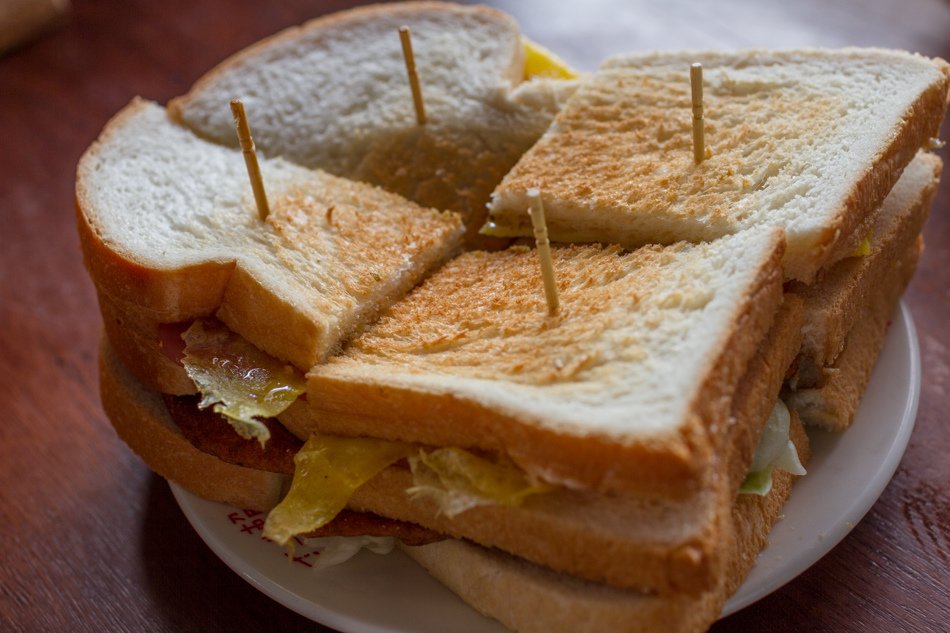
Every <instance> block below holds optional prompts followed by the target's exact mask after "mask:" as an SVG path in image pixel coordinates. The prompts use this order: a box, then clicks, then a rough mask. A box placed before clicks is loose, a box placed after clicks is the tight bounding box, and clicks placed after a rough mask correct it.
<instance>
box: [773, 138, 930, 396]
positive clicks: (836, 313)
mask: <svg viewBox="0 0 950 633" xmlns="http://www.w3.org/2000/svg"><path fill="white" fill-rule="evenodd" d="M942 167H943V163H942V161H941V160H940V158H939V157H937V156H936V155H934V154H929V153H920V154H918V155H917V157H916V158H915V159H914V160H913V161H912V162H911V164H910V165H908V166H907V169H906V170H904V174H903V175H902V176H901V179H900V180H898V181H897V184H896V185H894V189H893V190H892V191H891V193H890V194H889V195H888V197H887V198H886V199H885V200H884V204H882V205H881V207H880V209H878V210H877V211H875V212H874V213H873V214H872V215H871V216H869V218H868V219H869V222H868V223H867V224H866V225H865V226H862V227H860V228H859V229H857V230H856V231H855V235H856V236H857V237H860V238H861V240H862V241H863V240H867V245H868V250H869V252H867V253H862V254H859V255H857V256H852V257H848V258H846V259H843V260H841V261H840V262H838V263H836V264H834V265H833V266H831V267H830V268H829V269H828V270H827V272H826V273H825V274H823V275H822V276H821V279H819V280H818V281H816V282H815V283H814V284H812V285H811V286H805V285H803V284H799V283H794V284H792V285H791V287H790V290H791V291H792V292H795V293H798V294H800V295H801V296H802V297H803V298H804V299H805V301H806V306H807V313H808V317H807V319H806V321H805V329H804V334H805V336H804V340H803V341H802V353H801V355H802V358H801V359H800V363H799V365H800V366H799V372H800V376H799V377H798V380H797V384H796V385H795V386H796V387H815V386H820V373H821V370H822V368H823V367H825V366H828V365H831V364H832V363H833V362H834V361H835V359H836V358H837V357H838V354H840V353H841V350H842V349H843V348H844V344H845V337H846V336H847V335H848V332H850V331H851V328H852V327H853V326H854V324H855V323H856V322H857V321H858V320H860V319H861V318H862V317H863V316H864V315H865V314H867V312H868V310H869V309H870V306H871V303H872V301H873V300H874V298H875V295H876V294H877V293H878V292H879V291H880V290H881V288H886V287H887V286H888V284H887V277H888V274H889V273H890V271H891V269H892V268H893V266H894V262H895V261H900V260H901V258H902V257H903V256H904V253H905V251H907V249H908V247H909V246H910V245H911V244H913V243H914V240H915V239H916V237H917V235H918V234H919V233H920V232H921V230H922V229H923V226H924V222H925V221H926V220H927V216H928V215H929V213H930V205H931V202H932V201H933V197H934V194H935V193H936V192H937V186H938V185H939V183H940V171H941V169H942ZM816 374H817V375H816Z"/></svg>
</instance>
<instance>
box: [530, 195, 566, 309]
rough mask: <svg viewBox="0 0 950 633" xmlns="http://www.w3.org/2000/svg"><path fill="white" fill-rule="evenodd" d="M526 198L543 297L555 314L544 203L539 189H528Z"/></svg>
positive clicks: (552, 273)
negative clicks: (528, 203)
mask: <svg viewBox="0 0 950 633" xmlns="http://www.w3.org/2000/svg"><path fill="white" fill-rule="evenodd" d="M528 198H529V199H530V200H531V208H530V209H528V215H529V216H530V217H531V224H532V226H534V240H535V243H536V244H537V245H538V259H539V260H540V261H541V278H542V279H543V280H544V297H545V298H546V299H547V300H548V314H550V315H551V316H554V315H555V314H557V311H558V308H559V307H560V306H559V301H558V296H557V281H556V280H555V279H554V263H553V262H552V261H551V242H550V241H548V225H547V222H546V221H545V219H544V204H543V203H542V202H541V191H540V190H538V189H528Z"/></svg>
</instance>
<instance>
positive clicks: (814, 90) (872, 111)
mask: <svg viewBox="0 0 950 633" xmlns="http://www.w3.org/2000/svg"><path fill="white" fill-rule="evenodd" d="M692 62H702V64H703V67H704V80H703V81H704V88H703V95H704V105H705V107H704V112H705V115H704V122H705V130H706V131H705V136H706V139H708V141H709V143H708V147H707V158H706V159H705V160H703V161H702V162H701V163H699V164H696V163H695V162H694V158H693V156H692V154H691V153H690V152H689V151H688V150H689V149H690V145H691V140H692V137H691V128H690V122H691V120H692V114H691V100H690V89H689V86H690V84H689V78H688V71H689V66H690V64H691V63H692ZM948 76H950V67H948V65H947V64H946V63H945V62H944V61H943V60H931V59H928V58H925V57H921V56H919V55H912V54H909V53H905V52H902V51H889V50H877V49H842V50H837V51H827V50H801V51H780V52H769V51H739V52H731V53H724V52H698V51H694V52H688V53H645V54H630V55H623V56H619V57H616V58H613V59H610V60H607V61H606V62H604V64H603V65H602V67H601V68H600V70H598V72H597V73H595V74H594V75H593V76H592V77H590V79H589V80H588V81H586V82H585V83H584V85H583V87H582V88H581V89H579V90H578V91H577V92H576V93H575V94H574V95H573V96H572V98H571V99H569V100H568V102H567V104H566V105H565V107H564V108H563V109H562V110H561V111H560V113H559V114H558V116H557V118H556V119H555V121H554V123H553V124H552V126H551V127H550V129H549V130H548V131H547V132H546V133H545V134H544V136H543V137H542V138H541V139H540V140H539V142H538V143H536V144H535V145H534V146H533V147H532V148H531V149H530V150H529V151H528V152H526V153H525V155H524V156H523V157H522V158H521V160H519V162H518V164H517V165H516V166H515V167H514V168H513V169H512V170H511V171H510V172H509V173H508V174H507V175H506V176H505V178H504V180H503V181H502V183H501V184H500V185H499V186H498V187H497V188H496V190H495V191H494V192H493V194H492V203H491V208H490V217H489V222H488V223H487V224H486V226H485V227H484V228H483V232H484V233H486V234H489V235H495V236H508V237H511V236H520V235H529V234H530V232H531V228H530V222H529V221H528V218H527V213H526V209H527V206H526V204H527V192H528V191H529V190H530V189H532V188H539V189H541V191H542V196H543V198H544V203H545V208H546V215H547V218H548V231H549V235H550V236H551V239H553V240H563V241H582V242H583V241H605V240H612V241H615V242H618V243H620V244H624V245H626V246H630V247H635V246H638V245H640V244H644V243H661V244H663V243H670V242H675V241H677V240H691V241H696V240H709V239H717V238H718V237H719V236H722V235H728V234H731V233H733V232H735V231H739V230H742V229H743V228H745V227H748V226H781V227H782V228H783V230H785V234H786V238H787V241H788V248H787V249H786V254H785V260H784V269H785V277H786V280H787V281H789V282H790V286H789V292H794V293H796V294H799V295H801V296H803V297H805V298H806V301H807V303H808V305H807V308H806V314H807V321H806V324H805V328H804V329H805V333H806V334H805V341H804V345H803V348H802V352H801V355H800V358H799V360H798V361H796V365H795V370H794V371H793V372H791V375H790V376H789V382H788V386H787V389H786V397H787V399H788V400H789V401H790V402H791V403H792V404H793V406H795V407H796V408H797V409H798V411H799V413H800V414H801V415H802V416H803V418H804V419H805V421H806V422H808V423H810V424H814V425H816V426H821V427H824V428H828V429H831V430H842V429H844V428H846V427H847V426H848V425H849V424H850V423H851V421H852V420H853V418H854V412H855V411H856V409H857V404H858V402H859V400H860V395H861V393H863V390H864V387H865V386H866V385H867V380H868V378H869V376H870V372H871V368H872V367H873V364H874V360H875V359H876V357H877V354H878V353H879V352H880V349H881V346H882V344H883V340H884V333H885V329H886V324H887V323H888V321H889V318H890V314H891V312H892V311H893V306H894V305H895V304H896V303H897V300H898V298H899V297H900V295H901V294H902V293H903V289H904V287H905V286H906V284H907V282H908V281H909V279H910V276H911V275H912V274H913V270H914V268H915V265H916V264H915V262H916V257H917V255H916V253H917V252H919V250H920V248H921V246H920V245H915V241H916V240H917V236H918V235H919V233H920V231H921V229H922V227H923V224H924V222H925V220H926V217H927V214H928V212H929V209H930V204H931V201H932V199H933V196H934V194H935V192H936V187H937V183H938V178H939V173H940V170H941V168H942V164H941V162H940V159H939V158H937V157H936V156H933V155H932V154H929V153H927V152H926V150H927V149H929V148H931V147H932V144H933V142H934V139H935V138H936V137H937V135H938V132H939V127H940V123H941V121H942V119H943V116H944V112H945V110H946V105H947V90H948ZM568 159H569V160H568ZM905 169H906V171H907V172H908V173H907V177H906V178H905V179H904V181H903V182H902V184H901V185H900V186H899V187H898V186H895V183H897V182H898V180H899V179H900V177H901V175H902V174H903V173H904V171H905ZM592 183H597V184H592ZM889 195H890V197H889V198H888V199H887V203H886V204H884V200H885V198H886V197H888V196H889ZM894 262H897V263H898V267H899V268H900V269H901V270H902V271H903V272H902V273H901V272H897V271H892V272H891V273H887V271H888V270H889V269H890V266H891V264H892V263H894ZM872 304H876V305H872ZM865 317H867V318H865ZM859 324H860V325H861V327H860V328H857V329H856V328H855V326H856V325H859ZM872 324H873V325H872ZM846 340H848V341H850V342H848V344H847V348H848V351H847V353H846V352H845V347H846V345H845V343H846Z"/></svg>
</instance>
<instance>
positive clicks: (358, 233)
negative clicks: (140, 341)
mask: <svg viewBox="0 0 950 633" xmlns="http://www.w3.org/2000/svg"><path fill="white" fill-rule="evenodd" d="M261 171H262V172H263V178H264V182H265V186H266V188H267V192H268V197H269V200H270V207H271V212H270V214H269V215H268V216H267V219H266V221H263V222H262V221H261V220H260V219H259V216H258V213H257V210H256V208H255V205H254V201H253V196H252V195H251V188H250V184H249V181H248V177H247V173H246V171H245V166H244V161H243V158H242V156H241V153H240V152H239V151H237V150H233V149H230V148H225V147H222V146H219V145H215V144H213V143H209V142H207V141H204V140H202V139H199V138H198V137H196V136H195V135H194V134H193V133H191V132H190V131H188V130H187V129H185V128H183V127H180V126H178V125H177V124H175V123H173V122H172V121H171V120H169V119H168V117H167V116H166V114H165V111H164V109H163V108H161V107H160V106H157V105H155V104H153V103H149V102H146V101H142V100H135V101H133V102H132V103H131V104H130V105H129V106H127V107H126V108H125V109H124V110H123V111H122V112H120V113H119V114H118V115H117V116H116V117H115V118H113V119H112V121H110V122H109V124H108V125H107V126H106V128H105V129H104V130H103V132H102V134H101V136H100V138H99V140H98V141H96V142H95V143H94V144H93V145H92V146H91V147H90V148H89V150H87V152H86V154H85V155H84V156H83V158H82V160H81V161H80V163H79V169H78V175H77V183H76V198H77V215H78V224H79V234H80V239H81V243H82V247H83V254H84V258H85V262H86V266H87V268H88V269H89V273H90V276H91V277H92V279H93V282H94V283H95V284H96V289H97V291H98V292H99V293H100V295H102V296H105V297H106V300H107V301H109V302H110V304H111V305H112V306H119V307H120V309H119V311H120V312H121V306H122V304H131V305H132V306H136V307H138V308H141V309H142V310H144V311H145V312H146V314H148V313H150V314H151V317H152V318H153V319H154V321H155V323H156V324H157V323H161V322H174V321H185V320H189V319H193V318H195V317H198V316H203V315H210V314H216V315H217V316H218V318H220V319H221V320H222V321H224V322H225V323H226V324H227V325H228V326H229V327H230V328H231V329H233V330H234V331H236V332H238V333H240V334H241V335H243V336H244V337H245V338H247V339H248V340H250V341H251V342H253V343H254V344H255V345H257V346H258V347H260V348H262V349H264V350H265V351H267V352H269V353H270V354H272V355H274V356H277V357H278V358H281V359H283V360H287V361H290V362H292V363H293V364H295V365H296V366H297V367H299V368H301V369H307V368H309V367H310V366H311V365H313V364H314V363H315V362H318V361H321V360H323V359H324V358H325V357H326V356H327V355H328V354H329V353H331V352H332V351H334V350H335V349H337V348H338V347H339V346H340V344H341V342H342V341H344V340H345V339H346V338H347V337H349V336H350V335H352V334H353V332H354V331H356V329H357V328H358V327H359V326H360V325H362V324H363V323H365V322H367V321H368V320H370V319H372V318H373V317H374V316H375V315H376V313H377V312H378V311H379V310H381V309H382V308H384V307H386V306H387V305H388V304H389V303H391V302H392V301H394V300H396V299H397V298H399V297H400V296H402V295H403V294H405V293H406V292H407V291H408V290H409V288H411V287H412V286H413V285H414V284H415V283H416V282H417V281H418V280H419V279H420V278H421V277H422V276H423V275H424V274H425V273H426V272H427V271H428V270H430V269H431V268H433V267H434V266H436V265H437V264H438V263H440V262H441V261H443V260H444V259H446V258H447V257H448V256H449V255H450V253H451V252H452V251H453V250H455V249H456V248H457V245H458V244H459V242H460V239H461V233H462V226H461V224H460V222H459V220H458V218H457V216H455V215H454V214H451V213H447V212H439V211H435V210H432V209H424V208H422V207H419V206H418V205H416V204H414V203H411V202H409V201H407V200H405V199H404V198H400V197H399V196H396V195H393V194H391V193H387V192H384V191H382V190H380V189H378V188H375V187H372V186H369V185H365V184H362V183H354V182H351V181H347V180H343V179H340V178H337V177H335V176H330V175H328V174H325V173H322V172H318V171H310V170H307V169H304V168H301V167H298V166H296V165H294V164H292V163H289V162H287V161H284V160H280V159H276V160H263V161H262V163H261ZM140 316H142V315H140ZM143 318H144V317H143ZM156 340H157V336H156Z"/></svg>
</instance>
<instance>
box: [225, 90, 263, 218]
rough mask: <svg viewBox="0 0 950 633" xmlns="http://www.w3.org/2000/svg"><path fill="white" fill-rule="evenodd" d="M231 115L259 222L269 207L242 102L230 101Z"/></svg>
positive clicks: (238, 100) (237, 100)
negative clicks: (242, 153)
mask: <svg viewBox="0 0 950 633" xmlns="http://www.w3.org/2000/svg"><path fill="white" fill-rule="evenodd" d="M231 114H233V115H234V127H235V128H236V129H237V135H238V140H239V141H240V142H241V150H242V151H243V152H244V164H245V165H246V166H247V177H248V178H250V179H251V189H253V190H254V201H255V202H256V203H257V214H258V215H259V216H260V217H261V222H263V221H264V220H266V219H267V214H268V213H270V207H269V206H268V204H267V194H266V193H265V192H264V180H263V179H262V178H261V167H260V165H258V164H257V150H256V149H255V147H254V139H253V138H251V129H250V128H249V127H248V125H247V114H245V113H244V102H243V101H241V100H240V99H232V100H231Z"/></svg>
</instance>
